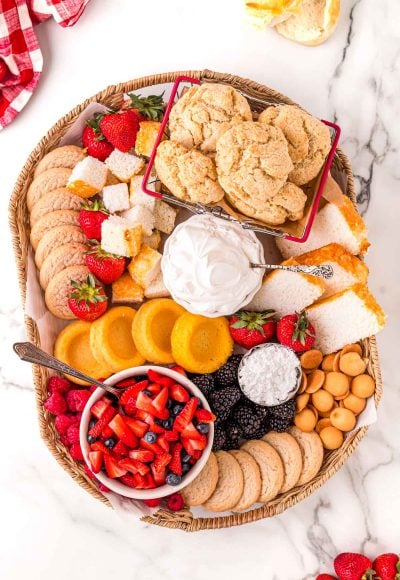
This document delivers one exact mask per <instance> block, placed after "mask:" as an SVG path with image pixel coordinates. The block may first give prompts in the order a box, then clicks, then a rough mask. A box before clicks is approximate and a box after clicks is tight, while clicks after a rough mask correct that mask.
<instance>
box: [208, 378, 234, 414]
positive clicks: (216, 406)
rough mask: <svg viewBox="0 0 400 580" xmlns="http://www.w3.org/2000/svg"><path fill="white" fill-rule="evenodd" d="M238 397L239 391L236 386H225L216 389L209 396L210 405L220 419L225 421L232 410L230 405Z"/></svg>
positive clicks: (232, 405)
mask: <svg viewBox="0 0 400 580" xmlns="http://www.w3.org/2000/svg"><path fill="white" fill-rule="evenodd" d="M239 399H240V392H239V391H238V389H237V388H236V387H232V386H231V387H226V388H225V389H221V390H220V391H217V392H216V393H214V394H213V395H212V396H211V397H210V405H211V408H212V410H213V412H214V413H215V414H216V415H217V419H219V420H220V421H226V419H227V418H228V417H229V415H230V414H231V411H232V407H234V405H236V403H237V402H238V401H239Z"/></svg>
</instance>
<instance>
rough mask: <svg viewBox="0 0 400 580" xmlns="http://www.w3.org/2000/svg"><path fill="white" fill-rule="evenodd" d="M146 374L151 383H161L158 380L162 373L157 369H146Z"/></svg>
mask: <svg viewBox="0 0 400 580" xmlns="http://www.w3.org/2000/svg"><path fill="white" fill-rule="evenodd" d="M147 376H148V377H149V379H150V381H151V382H152V383H158V384H161V383H160V382H159V380H160V379H161V378H162V375H161V374H160V373H158V372H157V371H153V369H149V370H148V371H147Z"/></svg>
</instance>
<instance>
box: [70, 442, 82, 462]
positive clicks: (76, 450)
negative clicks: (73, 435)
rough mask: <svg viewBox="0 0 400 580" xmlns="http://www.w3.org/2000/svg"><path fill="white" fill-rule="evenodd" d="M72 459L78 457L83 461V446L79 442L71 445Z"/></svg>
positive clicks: (77, 458) (78, 459)
mask: <svg viewBox="0 0 400 580" xmlns="http://www.w3.org/2000/svg"><path fill="white" fill-rule="evenodd" d="M69 452H70V454H71V457H72V459H76V460H77V461H83V453H82V449H81V446H80V445H79V443H73V444H72V445H71V449H70V450H69Z"/></svg>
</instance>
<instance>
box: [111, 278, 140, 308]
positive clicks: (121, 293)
mask: <svg viewBox="0 0 400 580" xmlns="http://www.w3.org/2000/svg"><path fill="white" fill-rule="evenodd" d="M143 298H144V291H143V288H142V287H141V286H139V284H137V283H136V282H135V280H133V278H132V276H131V275H130V274H129V272H124V273H123V274H122V276H120V277H119V278H118V280H115V282H113V283H112V301H113V304H138V303H140V302H143Z"/></svg>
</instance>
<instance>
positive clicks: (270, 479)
mask: <svg viewBox="0 0 400 580" xmlns="http://www.w3.org/2000/svg"><path fill="white" fill-rule="evenodd" d="M240 449H241V450H242V451H247V453H250V455H251V456H252V457H253V458H254V459H255V460H256V462H257V464H258V467H259V469H260V473H261V492H260V496H259V498H258V501H261V502H267V501H270V500H272V499H274V498H275V497H276V496H277V495H278V493H279V490H280V489H282V486H283V481H284V470H283V463H282V460H281V458H280V457H279V454H278V452H277V451H275V449H274V448H273V447H272V445H270V444H269V443H267V442H266V441H262V440H252V441H246V443H243V445H242V446H241V448H240Z"/></svg>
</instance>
